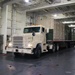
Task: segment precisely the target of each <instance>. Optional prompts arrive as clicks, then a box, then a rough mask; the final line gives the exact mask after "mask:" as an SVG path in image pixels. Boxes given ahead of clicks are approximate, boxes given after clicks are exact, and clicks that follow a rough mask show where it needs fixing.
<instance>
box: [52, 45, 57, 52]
mask: <svg viewBox="0 0 75 75" xmlns="http://www.w3.org/2000/svg"><path fill="white" fill-rule="evenodd" d="M52 52H53V53H54V52H56V46H55V45H53V49H52Z"/></svg>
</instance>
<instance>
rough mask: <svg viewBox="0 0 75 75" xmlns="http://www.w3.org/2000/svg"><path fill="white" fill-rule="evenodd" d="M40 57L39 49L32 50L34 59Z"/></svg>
mask: <svg viewBox="0 0 75 75" xmlns="http://www.w3.org/2000/svg"><path fill="white" fill-rule="evenodd" d="M40 56H41V48H40V47H37V48H35V50H34V57H35V58H39V57H40Z"/></svg>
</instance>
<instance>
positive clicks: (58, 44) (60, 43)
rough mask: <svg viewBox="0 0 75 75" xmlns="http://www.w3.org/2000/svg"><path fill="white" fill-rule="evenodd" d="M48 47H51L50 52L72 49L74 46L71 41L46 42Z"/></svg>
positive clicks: (74, 42)
mask: <svg viewBox="0 0 75 75" xmlns="http://www.w3.org/2000/svg"><path fill="white" fill-rule="evenodd" d="M47 44H48V45H52V46H53V47H52V50H54V51H58V50H61V49H63V48H72V47H74V46H75V41H73V40H47Z"/></svg>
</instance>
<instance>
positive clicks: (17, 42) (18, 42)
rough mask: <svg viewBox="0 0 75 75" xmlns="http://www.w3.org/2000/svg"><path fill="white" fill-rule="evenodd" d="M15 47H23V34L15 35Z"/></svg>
mask: <svg viewBox="0 0 75 75" xmlns="http://www.w3.org/2000/svg"><path fill="white" fill-rule="evenodd" d="M13 47H14V48H16V47H18V48H23V37H22V36H14V37H13Z"/></svg>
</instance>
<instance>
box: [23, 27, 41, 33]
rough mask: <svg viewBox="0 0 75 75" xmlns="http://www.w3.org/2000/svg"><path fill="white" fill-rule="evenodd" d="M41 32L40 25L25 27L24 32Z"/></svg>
mask: <svg viewBox="0 0 75 75" xmlns="http://www.w3.org/2000/svg"><path fill="white" fill-rule="evenodd" d="M32 32H40V27H29V28H24V33H32Z"/></svg>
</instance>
